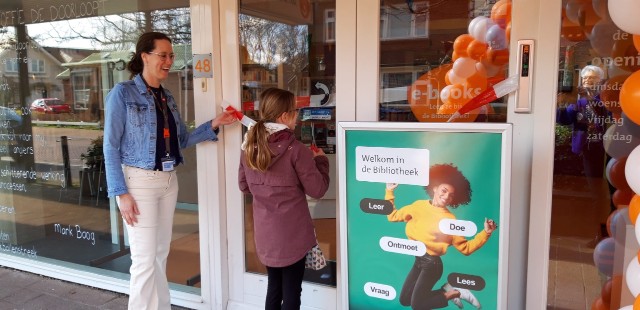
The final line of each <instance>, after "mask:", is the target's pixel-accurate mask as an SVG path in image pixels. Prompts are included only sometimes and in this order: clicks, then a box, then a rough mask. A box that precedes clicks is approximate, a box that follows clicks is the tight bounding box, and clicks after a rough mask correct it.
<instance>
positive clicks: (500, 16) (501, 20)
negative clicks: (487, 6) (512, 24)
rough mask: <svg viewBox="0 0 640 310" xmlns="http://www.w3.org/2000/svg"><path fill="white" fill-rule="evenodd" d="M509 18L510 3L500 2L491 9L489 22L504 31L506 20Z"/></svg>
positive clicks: (502, 0)
mask: <svg viewBox="0 0 640 310" xmlns="http://www.w3.org/2000/svg"><path fill="white" fill-rule="evenodd" d="M509 17H511V2H509V1H506V0H500V1H498V2H496V3H495V4H494V5H493V7H491V20H493V21H494V22H495V23H496V24H497V25H499V26H500V27H502V29H505V28H506V27H507V23H508V19H509Z"/></svg>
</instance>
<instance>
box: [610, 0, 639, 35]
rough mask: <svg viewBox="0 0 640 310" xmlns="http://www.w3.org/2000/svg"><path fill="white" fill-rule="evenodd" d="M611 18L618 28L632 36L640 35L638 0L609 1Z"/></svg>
mask: <svg viewBox="0 0 640 310" xmlns="http://www.w3.org/2000/svg"><path fill="white" fill-rule="evenodd" d="M608 7H609V16H611V20H613V22H614V23H615V24H616V26H618V28H620V29H622V30H624V31H626V32H628V33H632V34H640V23H639V22H638V12H640V1H638V0H609V5H608Z"/></svg>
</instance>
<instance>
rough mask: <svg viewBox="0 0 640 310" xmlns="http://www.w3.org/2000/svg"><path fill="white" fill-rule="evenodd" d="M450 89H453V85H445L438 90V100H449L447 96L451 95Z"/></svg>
mask: <svg viewBox="0 0 640 310" xmlns="http://www.w3.org/2000/svg"><path fill="white" fill-rule="evenodd" d="M451 87H453V85H447V86H445V87H444V88H442V90H440V100H442V102H447V101H448V100H449V96H450V95H451Z"/></svg>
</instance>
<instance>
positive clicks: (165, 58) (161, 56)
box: [147, 52, 176, 61]
mask: <svg viewBox="0 0 640 310" xmlns="http://www.w3.org/2000/svg"><path fill="white" fill-rule="evenodd" d="M147 54H153V55H156V56H158V57H160V58H162V60H163V61H166V60H167V58H169V59H171V60H172V61H173V60H174V59H175V58H176V54H173V53H171V54H160V53H156V52H147Z"/></svg>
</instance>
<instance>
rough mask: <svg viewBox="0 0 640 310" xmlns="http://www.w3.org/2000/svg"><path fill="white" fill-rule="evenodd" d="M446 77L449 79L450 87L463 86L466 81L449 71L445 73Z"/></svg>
mask: <svg viewBox="0 0 640 310" xmlns="http://www.w3.org/2000/svg"><path fill="white" fill-rule="evenodd" d="M447 77H448V78H449V82H451V85H453V84H464V82H466V81H467V80H466V79H463V78H461V77H459V76H457V75H456V73H455V72H453V70H449V72H447Z"/></svg>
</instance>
